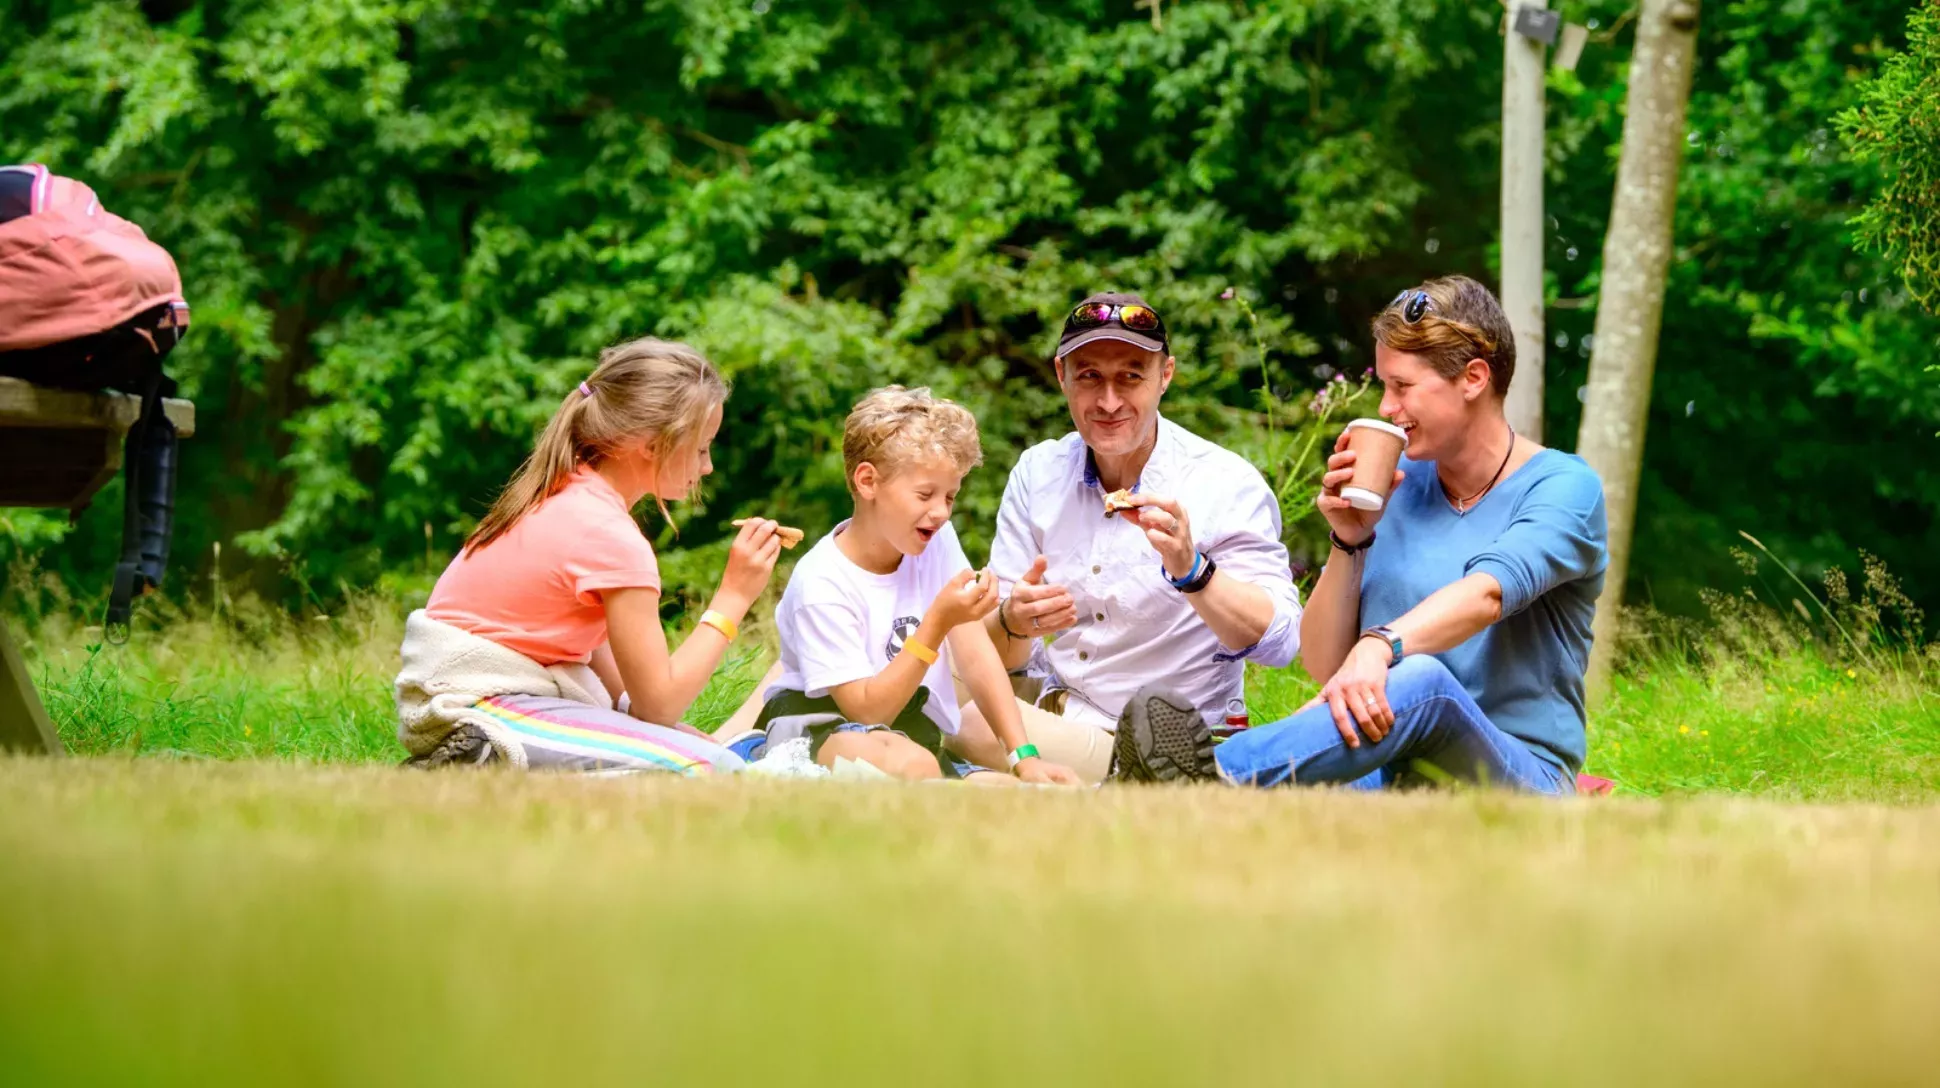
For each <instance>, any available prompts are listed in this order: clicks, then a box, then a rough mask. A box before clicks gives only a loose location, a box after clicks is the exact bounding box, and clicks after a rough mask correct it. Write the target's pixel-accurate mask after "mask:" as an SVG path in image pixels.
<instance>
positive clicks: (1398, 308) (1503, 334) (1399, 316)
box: [1374, 276, 1516, 397]
mask: <svg viewBox="0 0 1940 1088" xmlns="http://www.w3.org/2000/svg"><path fill="white" fill-rule="evenodd" d="M1417 291H1422V292H1426V293H1427V295H1428V300H1429V306H1428V309H1427V312H1425V313H1423V314H1422V315H1421V318H1420V319H1419V320H1417V321H1414V322H1410V321H1409V320H1408V318H1407V306H1408V301H1409V300H1410V299H1411V298H1413V297H1414V294H1415V292H1417ZM1374 340H1375V342H1376V343H1378V344H1381V345H1383V346H1385V347H1387V348H1388V349H1390V350H1392V351H1400V352H1405V353H1407V354H1409V355H1419V356H1420V357H1421V358H1422V360H1423V361H1425V362H1426V363H1427V364H1428V365H1429V366H1430V367H1432V368H1434V371H1435V373H1437V374H1440V375H1441V376H1442V377H1444V378H1446V379H1448V380H1450V381H1453V380H1455V378H1456V377H1458V376H1459V375H1460V374H1461V373H1462V370H1463V368H1465V367H1467V366H1468V361H1469V360H1470V359H1480V360H1482V361H1483V362H1485V363H1487V364H1489V385H1490V386H1491V387H1492V388H1494V389H1495V392H1496V395H1497V396H1499V397H1506V396H1508V395H1509V382H1510V380H1511V379H1513V378H1514V377H1515V376H1516V334H1515V332H1514V331H1513V330H1511V329H1510V328H1509V317H1508V315H1507V314H1504V313H1503V312H1502V304H1501V303H1500V302H1497V301H1496V300H1495V295H1493V294H1491V293H1490V292H1489V289H1488V288H1486V287H1484V286H1482V285H1481V284H1479V283H1477V282H1475V281H1474V280H1472V279H1469V278H1468V277H1467V276H1444V277H1442V278H1441V279H1438V280H1429V281H1428V282H1427V283H1424V284H1422V285H1421V286H1420V287H1411V288H1409V289H1408V290H1406V291H1403V292H1401V294H1400V295H1398V296H1396V298H1395V300H1394V301H1393V302H1391V303H1389V304H1388V306H1387V308H1386V309H1384V310H1382V311H1381V312H1380V313H1378V314H1376V315H1374Z"/></svg>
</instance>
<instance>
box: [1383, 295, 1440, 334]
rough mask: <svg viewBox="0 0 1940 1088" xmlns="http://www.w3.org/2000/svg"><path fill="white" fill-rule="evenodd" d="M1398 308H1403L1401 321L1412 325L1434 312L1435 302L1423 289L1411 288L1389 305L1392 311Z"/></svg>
mask: <svg viewBox="0 0 1940 1088" xmlns="http://www.w3.org/2000/svg"><path fill="white" fill-rule="evenodd" d="M1396 306H1399V307H1401V320H1403V321H1406V322H1407V323H1408V324H1410V325H1412V324H1414V323H1415V322H1417V321H1420V320H1421V319H1422V318H1423V317H1426V316H1427V315H1428V314H1430V313H1432V312H1433V311H1434V309H1435V300H1434V299H1432V298H1429V297H1428V292H1426V291H1423V290H1422V289H1421V288H1419V287H1410V288H1408V289H1407V290H1406V291H1403V292H1401V293H1400V294H1398V295H1396V296H1394V301H1393V302H1390V303H1388V309H1390V310H1392V309H1394V308H1395V307H1396Z"/></svg>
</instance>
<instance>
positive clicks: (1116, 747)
mask: <svg viewBox="0 0 1940 1088" xmlns="http://www.w3.org/2000/svg"><path fill="white" fill-rule="evenodd" d="M1112 764H1113V768H1112V774H1111V777H1112V778H1113V780H1115V781H1120V782H1174V781H1178V780H1180V779H1186V780H1193V779H1209V778H1217V777H1218V776H1219V770H1218V766H1217V765H1216V764H1215V763H1214V762H1213V740H1212V731H1211V730H1209V729H1207V728H1206V721H1205V719H1204V718H1201V717H1200V716H1199V709H1198V708H1197V707H1195V706H1193V705H1192V704H1191V703H1188V702H1186V701H1185V700H1184V699H1182V698H1180V697H1179V696H1178V695H1177V694H1176V693H1174V692H1173V691H1172V690H1171V689H1169V688H1167V687H1164V686H1163V685H1160V684H1147V685H1145V686H1144V687H1142V688H1140V689H1138V693H1137V694H1136V695H1133V696H1132V701H1131V702H1129V703H1126V704H1125V709H1124V711H1123V712H1122V713H1120V714H1119V715H1118V735H1117V736H1116V737H1114V738H1113V739H1112Z"/></svg>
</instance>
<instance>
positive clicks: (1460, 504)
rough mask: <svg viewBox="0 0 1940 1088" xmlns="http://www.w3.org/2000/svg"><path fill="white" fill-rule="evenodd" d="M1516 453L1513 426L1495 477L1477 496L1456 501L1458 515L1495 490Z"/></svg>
mask: <svg viewBox="0 0 1940 1088" xmlns="http://www.w3.org/2000/svg"><path fill="white" fill-rule="evenodd" d="M1515 452H1516V428H1515V427H1514V425H1511V426H1510V427H1509V448H1508V449H1507V450H1506V451H1504V452H1503V454H1502V463H1501V464H1499V465H1497V466H1496V467H1495V475H1493V476H1491V477H1489V482H1488V483H1486V484H1483V485H1482V490H1480V491H1477V492H1476V493H1475V494H1473V495H1470V496H1469V497H1468V498H1466V499H1461V498H1457V499H1455V512H1456V513H1458V514H1466V513H1468V511H1469V508H1470V507H1471V506H1474V505H1475V504H1476V503H1478V502H1481V501H1482V496H1484V495H1486V494H1488V493H1489V491H1490V490H1491V489H1493V488H1494V487H1495V485H1496V484H1497V483H1500V482H1501V480H1502V470H1503V469H1506V468H1508V467H1509V458H1511V457H1513V456H1515ZM1442 487H1443V489H1444V490H1446V489H1447V485H1446V484H1444V485H1442ZM1450 497H1451V498H1453V497H1454V496H1450Z"/></svg>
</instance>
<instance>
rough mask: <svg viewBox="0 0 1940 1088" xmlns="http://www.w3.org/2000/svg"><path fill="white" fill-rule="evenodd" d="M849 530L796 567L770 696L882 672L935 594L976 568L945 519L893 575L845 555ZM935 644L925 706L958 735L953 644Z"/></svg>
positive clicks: (778, 622)
mask: <svg viewBox="0 0 1940 1088" xmlns="http://www.w3.org/2000/svg"><path fill="white" fill-rule="evenodd" d="M848 527H849V523H848V522H846V521H845V522H843V523H842V524H840V525H838V526H836V527H835V531H834V532H831V533H829V534H828V535H827V536H825V537H823V538H822V539H820V540H818V541H816V542H815V546H814V547H813V548H810V549H809V550H808V554H807V555H804V556H802V559H801V562H799V563H797V564H795V573H794V574H793V575H792V576H790V577H789V579H788V588H787V589H786V590H784V591H782V595H781V605H780V606H779V607H778V608H776V609H775V626H776V627H777V628H778V629H779V630H780V632H781V679H780V680H778V681H776V683H775V686H774V687H771V688H769V689H768V691H767V692H765V693H764V698H765V697H772V696H773V694H774V693H775V692H776V691H799V692H802V693H803V694H805V695H807V696H809V697H810V698H812V699H818V698H821V697H822V696H824V695H827V694H828V693H829V689H831V688H835V687H840V686H841V685H843V684H847V683H851V682H853V681H856V680H867V679H870V678H871V677H873V676H875V675H876V674H878V673H880V672H882V670H883V669H885V668H888V667H889V663H890V661H892V660H894V659H895V657H896V655H897V654H899V653H901V652H902V649H903V640H904V639H906V638H908V637H909V636H910V635H912V634H914V633H915V631H916V627H917V625H918V624H920V623H922V622H923V614H924V613H925V612H927V611H929V607H930V602H931V601H934V600H935V599H936V595H937V593H939V592H941V591H942V589H943V587H945V586H947V585H949V584H950V579H952V578H954V577H956V576H957V575H958V574H959V573H961V572H962V571H965V570H968V569H970V560H969V558H968V557H966V556H965V555H964V554H963V545H962V544H960V543H958V542H957V532H956V528H955V527H954V526H952V525H950V524H949V523H947V522H946V523H944V525H943V531H942V532H940V533H938V534H936V538H935V539H934V540H931V541H930V544H929V547H927V548H924V549H923V554H921V555H906V556H904V557H903V561H902V564H901V565H900V566H898V567H897V568H896V571H895V573H893V574H876V573H873V572H871V571H866V570H863V569H862V568H861V567H858V566H856V565H855V563H854V562H852V561H851V560H850V559H849V557H848V556H846V555H843V554H842V549H841V548H838V547H836V544H835V538H836V536H837V535H838V534H840V533H841V532H842V531H843V530H845V529H847V528H848ZM936 649H937V651H938V653H937V657H936V663H935V664H933V665H931V666H930V667H929V671H928V672H926V673H925V674H924V676H923V683H924V684H925V685H926V686H927V687H928V688H929V689H930V697H929V701H928V702H927V703H925V704H924V708H923V709H924V711H925V712H926V713H927V714H928V715H929V718H930V720H931V721H933V722H935V723H936V726H937V728H938V729H941V730H942V731H943V732H945V733H955V732H956V731H957V729H958V727H959V726H960V725H961V724H962V720H963V719H962V715H961V713H960V712H959V711H958V710H957V689H956V682H955V681H954V680H953V679H952V678H951V676H950V648H949V646H948V645H944V646H939V647H937V648H936Z"/></svg>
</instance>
